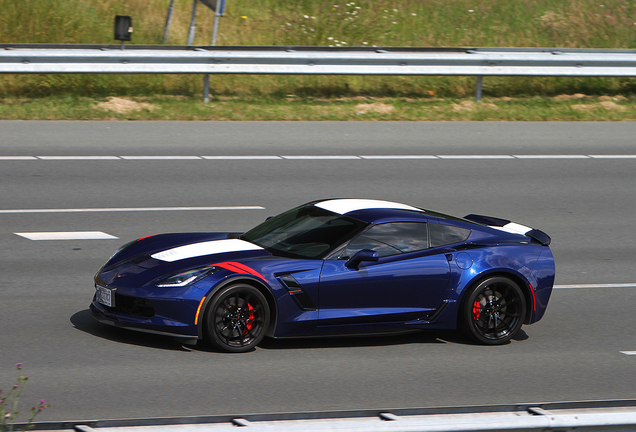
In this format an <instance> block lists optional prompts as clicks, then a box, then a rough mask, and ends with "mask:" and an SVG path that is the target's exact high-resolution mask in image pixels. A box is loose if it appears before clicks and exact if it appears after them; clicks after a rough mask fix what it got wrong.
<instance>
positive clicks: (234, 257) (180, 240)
mask: <svg viewBox="0 0 636 432" xmlns="http://www.w3.org/2000/svg"><path fill="white" fill-rule="evenodd" d="M227 237H228V233H185V234H161V235H156V236H152V237H146V238H142V239H139V240H137V241H135V242H133V243H130V244H128V245H126V246H125V247H124V248H123V249H121V250H120V251H118V252H117V253H116V254H115V255H114V256H113V257H112V258H111V259H110V260H109V261H108V262H107V263H106V265H104V267H103V268H102V270H101V271H100V272H99V274H98V277H99V278H100V279H101V282H102V283H104V284H107V285H110V284H111V283H113V282H115V281H116V284H117V285H120V283H123V282H124V279H123V278H122V276H121V275H122V274H125V275H126V276H127V277H126V278H125V281H126V282H128V283H130V284H132V285H136V286H140V285H143V284H145V283H148V282H150V281H151V280H153V279H156V278H157V277H159V276H161V275H170V274H176V273H179V272H181V271H186V270H189V269H193V268H197V267H203V266H206V265H213V264H218V263H223V262H228V261H229V262H233V261H238V260H243V259H251V258H258V257H270V256H271V255H270V254H269V252H267V251H266V250H265V249H263V248H261V247H260V246H257V245H255V244H253V243H250V242H247V241H244V240H240V239H237V238H229V239H228V238H227ZM149 271H150V272H149Z"/></svg>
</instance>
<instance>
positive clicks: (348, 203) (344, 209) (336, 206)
mask: <svg viewBox="0 0 636 432" xmlns="http://www.w3.org/2000/svg"><path fill="white" fill-rule="evenodd" d="M314 205H315V206H316V207H320V208H322V209H325V210H329V211H331V212H334V213H338V214H342V215H343V214H346V213H349V212H352V211H356V210H367V209H396V210H397V209H399V210H414V211H418V212H423V211H422V210H420V209H418V208H416V207H412V206H410V205H406V204H400V203H394V202H390V201H381V200H370V199H334V200H328V201H322V202H319V203H316V204H314Z"/></svg>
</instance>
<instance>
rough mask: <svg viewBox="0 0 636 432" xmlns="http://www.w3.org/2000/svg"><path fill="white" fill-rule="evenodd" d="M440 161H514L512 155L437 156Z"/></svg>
mask: <svg viewBox="0 0 636 432" xmlns="http://www.w3.org/2000/svg"><path fill="white" fill-rule="evenodd" d="M437 157H439V158H440V159H513V156H511V155H437Z"/></svg>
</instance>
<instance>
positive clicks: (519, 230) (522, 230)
mask: <svg viewBox="0 0 636 432" xmlns="http://www.w3.org/2000/svg"><path fill="white" fill-rule="evenodd" d="M488 226H489V227H490V228H494V229H498V230H500V231H505V232H509V233H512V234H521V235H525V234H526V233H527V232H528V231H532V228H530V227H527V226H525V225H520V224H518V223H514V222H510V223H507V224H505V225H504V226H494V225H488Z"/></svg>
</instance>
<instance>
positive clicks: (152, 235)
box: [137, 234, 157, 241]
mask: <svg viewBox="0 0 636 432" xmlns="http://www.w3.org/2000/svg"><path fill="white" fill-rule="evenodd" d="M156 235H157V234H151V235H149V236H146V237H141V238H138V239H137V241H140V240H143V239H147V238H149V237H154V236H156Z"/></svg>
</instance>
